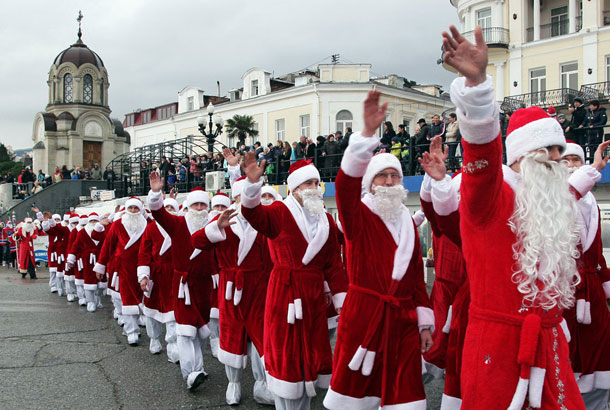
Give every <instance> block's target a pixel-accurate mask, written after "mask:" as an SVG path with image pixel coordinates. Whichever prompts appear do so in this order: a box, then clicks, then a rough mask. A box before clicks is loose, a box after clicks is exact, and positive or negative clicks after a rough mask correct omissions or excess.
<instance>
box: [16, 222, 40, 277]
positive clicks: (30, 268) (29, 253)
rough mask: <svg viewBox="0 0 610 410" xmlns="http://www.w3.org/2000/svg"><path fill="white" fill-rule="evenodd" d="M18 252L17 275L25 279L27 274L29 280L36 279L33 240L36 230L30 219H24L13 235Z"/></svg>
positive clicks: (36, 235) (36, 234)
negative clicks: (19, 274)
mask: <svg viewBox="0 0 610 410" xmlns="http://www.w3.org/2000/svg"><path fill="white" fill-rule="evenodd" d="M14 237H15V239H16V240H17V243H18V244H19V245H18V246H19V250H18V252H17V254H18V256H19V273H21V277H22V278H25V275H26V274H27V273H29V274H30V279H36V260H35V258H34V239H35V238H37V237H38V229H37V228H36V226H35V225H34V222H33V221H32V218H25V219H24V220H23V223H22V224H21V226H20V227H18V229H17V231H16V232H15V234H14Z"/></svg>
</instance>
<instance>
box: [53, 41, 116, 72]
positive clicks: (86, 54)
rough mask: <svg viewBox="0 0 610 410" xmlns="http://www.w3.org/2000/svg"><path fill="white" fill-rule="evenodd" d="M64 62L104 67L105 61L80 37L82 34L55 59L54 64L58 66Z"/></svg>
mask: <svg viewBox="0 0 610 410" xmlns="http://www.w3.org/2000/svg"><path fill="white" fill-rule="evenodd" d="M63 63H73V64H74V65H75V66H76V67H80V66H81V65H83V64H86V63H90V64H93V65H94V66H96V67H97V68H102V67H104V62H103V61H102V59H101V58H100V56H99V55H97V53H96V52H95V51H93V50H91V49H90V48H89V47H87V46H86V45H85V43H83V41H82V40H81V39H80V36H79V38H78V40H77V41H76V43H74V44H72V45H71V46H70V47H68V48H66V49H65V50H63V51H62V52H61V53H59V54H58V55H57V57H55V60H54V61H53V64H55V66H57V67H58V66H59V65H61V64H63Z"/></svg>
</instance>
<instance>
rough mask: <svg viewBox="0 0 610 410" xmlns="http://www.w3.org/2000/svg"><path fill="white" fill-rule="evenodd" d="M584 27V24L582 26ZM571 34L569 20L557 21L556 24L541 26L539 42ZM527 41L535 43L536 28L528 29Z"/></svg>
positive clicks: (577, 27)
mask: <svg viewBox="0 0 610 410" xmlns="http://www.w3.org/2000/svg"><path fill="white" fill-rule="evenodd" d="M580 26H582V23H581V24H580ZM579 30H580V27H579V20H578V19H577V20H576V31H579ZM569 33H570V21H569V20H568V19H565V20H561V21H557V22H554V23H548V24H541V25H540V38H539V40H545V39H547V38H552V37H559V36H563V35H566V34H569ZM526 41H527V42H528V43H529V42H532V41H534V27H528V28H527V36H526Z"/></svg>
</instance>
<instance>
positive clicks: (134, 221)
mask: <svg viewBox="0 0 610 410" xmlns="http://www.w3.org/2000/svg"><path fill="white" fill-rule="evenodd" d="M121 223H122V224H123V227H124V228H125V230H126V231H127V233H128V234H129V236H133V235H135V234H136V233H137V232H141V231H143V230H144V229H145V228H146V219H145V218H144V217H143V216H142V214H141V213H139V212H138V213H135V214H134V213H131V212H125V213H124V214H123V216H121Z"/></svg>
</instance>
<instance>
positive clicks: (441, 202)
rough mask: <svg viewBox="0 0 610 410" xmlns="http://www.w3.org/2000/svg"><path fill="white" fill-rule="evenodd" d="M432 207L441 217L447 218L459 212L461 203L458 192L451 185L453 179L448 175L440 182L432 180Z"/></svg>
mask: <svg viewBox="0 0 610 410" xmlns="http://www.w3.org/2000/svg"><path fill="white" fill-rule="evenodd" d="M431 196H432V206H433V207H434V211H435V212H436V213H437V214H439V215H440V216H447V215H450V214H452V213H453V212H455V211H457V209H458V206H459V204H460V201H459V200H458V195H457V191H456V190H455V189H454V186H453V185H452V184H451V177H450V176H449V175H446V176H445V178H444V179H442V180H440V181H436V180H432V192H431Z"/></svg>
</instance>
